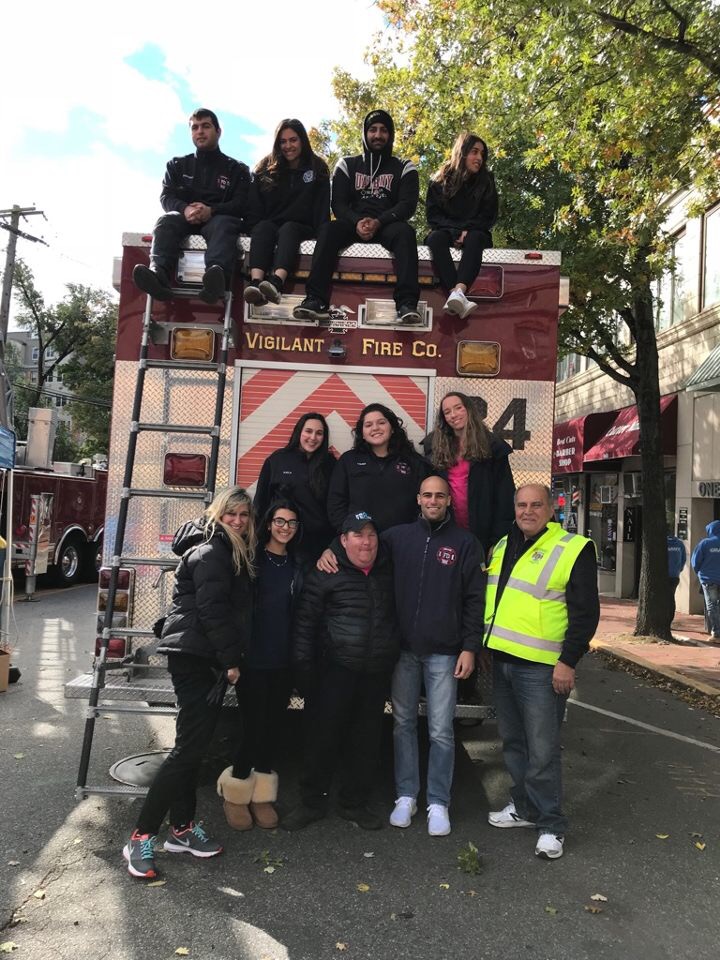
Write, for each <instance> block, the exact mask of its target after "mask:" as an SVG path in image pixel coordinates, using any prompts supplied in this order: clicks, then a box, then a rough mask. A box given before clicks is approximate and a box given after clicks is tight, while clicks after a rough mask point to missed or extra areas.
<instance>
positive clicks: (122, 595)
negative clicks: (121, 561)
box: [95, 567, 135, 659]
mask: <svg viewBox="0 0 720 960" xmlns="http://www.w3.org/2000/svg"><path fill="white" fill-rule="evenodd" d="M110 573H111V570H110V568H109V567H103V568H102V569H101V570H100V577H99V583H98V587H99V589H98V602H97V637H96V639H95V656H97V655H98V654H99V652H100V647H101V645H102V633H103V630H104V629H105V617H106V616H107V607H108V598H109V595H110V591H109V587H110ZM134 586H135V571H134V570H132V569H130V568H129V567H120V569H119V570H118V572H117V586H116V589H115V599H114V602H113V607H112V618H111V621H110V627H111V629H112V628H113V627H115V628H118V629H119V628H121V627H127V625H128V623H129V622H130V620H129V618H130V615H131V613H132V600H133V587H134ZM129 646H130V642H129V640H127V639H126V638H125V637H111V638H110V640H109V641H108V654H107V655H108V657H109V658H112V659H121V658H122V657H124V656H126V655H127V653H128V650H129Z"/></svg>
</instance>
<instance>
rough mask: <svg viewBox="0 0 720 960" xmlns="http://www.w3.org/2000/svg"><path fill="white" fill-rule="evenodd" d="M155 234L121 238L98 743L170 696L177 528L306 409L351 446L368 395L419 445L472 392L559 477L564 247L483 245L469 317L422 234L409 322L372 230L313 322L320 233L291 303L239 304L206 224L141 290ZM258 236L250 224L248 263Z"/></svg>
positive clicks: (302, 258) (89, 684) (537, 467)
mask: <svg viewBox="0 0 720 960" xmlns="http://www.w3.org/2000/svg"><path fill="white" fill-rule="evenodd" d="M150 242H151V237H150V236H149V235H143V234H125V235H124V237H123V256H122V261H121V263H120V265H119V275H118V276H117V283H118V287H119V290H120V307H119V321H118V334H117V349H116V365H115V385H114V397H113V407H112V435H111V442H110V451H109V478H108V481H109V482H108V499H107V512H106V520H105V528H106V532H105V540H104V543H105V546H104V563H105V565H106V566H104V567H103V569H102V570H101V572H100V585H99V592H98V611H97V616H98V634H97V642H96V661H95V667H94V671H93V673H92V674H87V675H85V676H82V677H79V678H77V679H76V680H73V681H71V682H70V684H69V685H68V687H67V688H66V694H67V695H68V696H74V697H81V696H82V697H88V696H89V702H90V711H89V714H88V731H87V732H86V742H85V747H86V748H87V751H89V743H91V742H92V725H93V722H94V718H96V717H97V716H100V715H101V714H102V712H103V711H104V710H105V711H108V712H110V711H112V710H120V709H122V707H121V706H120V705H118V702H120V701H128V700H134V701H136V702H143V703H152V704H155V705H157V706H158V708H159V707H161V706H162V705H163V704H164V705H165V709H166V710H168V709H170V708H169V707H168V706H167V705H169V704H173V703H174V696H173V693H172V688H171V687H170V684H169V680H168V677H167V672H166V670H165V668H164V663H162V664H161V663H160V660H161V659H162V658H154V657H153V654H152V650H153V643H154V642H156V641H155V638H154V636H153V633H152V625H153V622H154V621H155V620H156V619H157V618H158V617H160V616H161V615H162V614H163V613H164V612H166V611H167V609H168V606H169V602H170V598H171V593H172V579H173V578H172V575H171V574H172V571H173V570H174V568H175V565H176V562H177V558H176V557H174V556H173V555H172V553H171V550H170V545H171V542H172V539H173V536H174V533H175V531H176V530H177V529H178V527H179V526H180V525H181V524H182V523H183V522H185V521H186V520H188V519H191V518H193V517H196V516H198V515H199V514H200V513H201V512H202V509H203V508H204V505H205V503H207V502H209V500H210V498H211V497H212V494H213V491H214V490H215V489H221V488H222V487H224V486H227V485H229V484H233V483H238V484H241V485H242V486H244V487H246V488H248V489H249V490H250V491H251V492H252V491H253V490H254V487H255V483H256V481H257V478H258V475H259V472H260V469H261V467H262V464H263V462H264V460H265V458H266V457H267V456H268V455H269V454H270V453H271V452H272V451H273V450H276V449H277V448H278V447H281V446H284V445H285V444H286V443H287V441H288V439H289V436H290V433H291V431H292V427H293V425H294V424H295V422H296V421H297V419H298V417H299V416H300V415H301V414H302V413H303V412H307V411H310V410H315V411H319V412H320V413H322V414H324V416H325V417H326V418H327V422H328V425H329V430H330V442H331V447H332V449H333V450H334V451H335V452H336V453H337V454H338V455H339V454H340V453H342V452H343V451H345V450H347V449H349V448H350V447H351V445H352V433H351V427H352V426H353V425H354V423H355V421H356V420H357V417H358V414H359V412H360V410H361V409H362V408H363V407H364V406H365V405H366V404H368V403H371V402H381V403H384V404H385V405H387V406H389V407H391V408H392V409H393V410H394V411H395V412H396V413H397V414H398V415H399V416H400V417H401V418H402V420H403V422H404V425H405V428H406V429H407V433H408V436H409V437H410V439H411V440H412V441H413V442H415V443H416V444H419V443H420V441H421V440H422V439H423V438H424V437H425V436H426V435H427V434H428V433H429V432H430V431H431V430H432V424H433V420H434V417H435V415H436V411H437V406H438V403H439V400H440V398H441V397H442V396H443V395H444V394H445V393H447V392H448V391H450V390H460V391H462V392H463V393H465V394H468V395H470V396H473V397H476V398H477V403H478V404H479V406H480V409H481V411H482V413H483V414H484V416H485V418H486V423H487V425H488V427H489V428H490V429H491V430H493V431H494V432H495V433H496V434H497V435H499V436H500V437H502V438H503V439H505V440H507V441H508V442H509V443H510V445H511V446H512V448H513V453H512V456H511V458H510V464H511V467H512V470H513V475H514V478H515V482H516V484H520V483H524V482H540V483H548V482H549V480H550V466H551V454H552V432H553V407H554V389H555V373H556V360H557V324H558V316H559V314H560V312H561V311H562V309H563V308H564V306H566V304H567V294H568V287H567V281H566V280H564V279H563V278H562V277H561V275H560V254H559V253H557V252H548V251H539V250H505V249H493V250H487V251H485V253H484V261H483V266H482V268H481V271H480V274H479V275H478V277H477V280H476V281H475V283H474V285H473V286H472V288H471V289H470V290H469V291H468V296H469V297H470V299H471V300H474V301H476V302H477V304H478V307H477V310H476V311H475V312H474V313H472V314H471V315H470V316H469V317H468V318H466V319H465V320H460V319H459V318H458V317H456V316H454V315H450V314H447V313H445V312H444V311H443V304H444V301H445V294H444V292H443V291H442V290H441V289H440V287H439V285H438V281H437V278H436V277H435V275H434V273H433V268H432V262H431V259H430V252H429V250H428V249H427V248H426V247H422V246H421V247H419V248H418V254H419V264H420V267H419V280H420V284H421V291H422V292H421V298H420V303H419V312H420V321H419V322H418V323H417V324H414V325H412V326H408V325H404V324H401V323H399V322H398V320H397V317H396V311H395V304H394V302H393V300H392V289H393V285H394V283H395V266H394V263H393V259H392V255H391V254H390V253H389V252H388V251H387V250H385V249H384V248H383V247H381V246H379V245H376V244H363V243H357V244H354V245H352V246H350V247H348V248H347V249H345V250H344V251H341V254H340V256H339V258H338V262H337V267H336V273H335V275H334V279H333V286H332V290H331V310H330V316H329V318H328V319H327V320H325V321H323V320H321V321H317V322H314V323H313V322H309V321H307V320H302V321H298V320H295V319H294V318H293V308H294V307H295V306H296V305H297V304H299V303H300V301H301V300H302V299H303V297H304V295H305V289H304V283H305V279H306V278H307V276H308V273H309V269H310V265H311V258H312V252H313V249H314V242H313V241H309V242H305V243H303V244H302V245H301V247H300V251H299V257H298V262H297V267H296V270H295V272H294V274H292V275H291V276H290V277H289V278H288V282H287V283H286V285H285V292H284V293H283V296H282V300H281V302H280V303H279V304H277V305H275V304H266V305H263V306H254V305H248V304H245V303H244V302H243V298H242V292H243V282H244V280H245V276H244V274H243V271H242V265H241V262H239V264H238V269H237V271H236V276H235V280H234V283H233V288H232V290H231V291H230V293H229V294H228V296H227V297H226V300H225V302H224V304H220V305H218V306H213V307H211V306H208V305H206V304H204V303H203V302H202V301H201V300H199V299H198V296H197V294H198V292H199V289H200V283H201V278H202V274H203V272H204V256H203V255H204V241H203V240H202V238H200V237H191V238H189V240H188V242H187V247H186V249H184V250H183V251H182V253H181V256H180V259H179V263H178V270H177V280H176V282H175V286H174V290H175V296H174V297H173V299H172V300H169V301H165V302H157V301H151V300H150V299H149V298H147V297H146V296H145V295H144V294H142V293H141V292H140V291H139V290H138V289H136V287H135V286H134V284H133V282H132V272H133V268H134V267H135V265H136V264H139V263H147V262H148V256H149V247H150ZM240 248H241V249H240ZM248 249H249V239H248V238H241V239H240V241H239V260H240V261H242V259H243V257H244V254H245V253H246V252H247V250H248ZM457 255H458V256H459V254H457ZM125 709H129V708H127V707H126V708H125ZM135 709H138V708H135ZM85 752H86V751H85V748H84V755H85ZM86 760H87V757H85V756H84V762H81V773H80V777H79V781H78V795H79V796H87V795H88V794H89V793H92V792H113V790H112V788H106V789H105V790H101V789H100V788H89V787H88V786H87V784H86V782H85V780H86V773H87V762H85V761H86ZM119 789H120V788H115V792H117V791H118V790H119Z"/></svg>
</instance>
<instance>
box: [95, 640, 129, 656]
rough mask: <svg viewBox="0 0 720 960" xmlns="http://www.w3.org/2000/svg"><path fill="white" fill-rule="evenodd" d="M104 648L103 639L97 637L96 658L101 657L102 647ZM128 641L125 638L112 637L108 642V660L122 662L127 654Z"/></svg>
mask: <svg viewBox="0 0 720 960" xmlns="http://www.w3.org/2000/svg"><path fill="white" fill-rule="evenodd" d="M101 646H102V638H101V637H97V639H96V640H95V656H96V657H99V656H100V647H101ZM127 646H128V645H127V640H126V639H125V637H110V639H109V640H108V652H107V655H108V659H109V660H122V658H123V657H124V656H125V655H126V653H127Z"/></svg>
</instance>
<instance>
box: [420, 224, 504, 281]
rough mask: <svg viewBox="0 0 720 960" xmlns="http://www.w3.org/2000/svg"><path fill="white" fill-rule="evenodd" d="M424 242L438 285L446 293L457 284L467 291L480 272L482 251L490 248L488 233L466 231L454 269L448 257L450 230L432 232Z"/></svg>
mask: <svg viewBox="0 0 720 960" xmlns="http://www.w3.org/2000/svg"><path fill="white" fill-rule="evenodd" d="M425 242H426V244H427V245H428V246H429V247H430V252H431V253H432V259H433V265H434V267H435V271H436V273H437V275H438V277H439V278H440V285H441V286H442V287H443V289H444V290H445V291H446V292H447V291H450V290H452V289H453V288H454V287H455V286H456V284H458V283H464V284H465V286H466V287H467V288H468V290H469V289H470V287H471V286H472V285H473V283H474V282H475V278H476V277H477V275H478V273H479V272H480V267H481V265H482V255H483V250H487V249H488V248H490V247H492V237H491V236H490V234H489V233H486V232H485V231H484V230H468V232H467V236H466V237H465V240H464V242H463V245H462V247H461V248H460V249H461V250H462V254H461V255H460V263H459V264H458V266H457V267H456V266H455V261H454V260H453V258H452V257H451V256H450V247H452V245H453V234H452V232H451V231H450V230H433V231H432V233H431V234H429V236H428V238H427V240H426V241H425Z"/></svg>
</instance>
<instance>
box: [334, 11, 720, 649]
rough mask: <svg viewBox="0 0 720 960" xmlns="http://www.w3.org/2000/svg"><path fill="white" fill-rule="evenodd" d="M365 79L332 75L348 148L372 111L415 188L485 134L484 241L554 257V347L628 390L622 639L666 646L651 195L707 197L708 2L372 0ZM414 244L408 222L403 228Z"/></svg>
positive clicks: (667, 257)
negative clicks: (557, 254)
mask: <svg viewBox="0 0 720 960" xmlns="http://www.w3.org/2000/svg"><path fill="white" fill-rule="evenodd" d="M379 6H380V8H381V9H382V10H383V12H384V14H385V16H386V18H387V29H386V31H385V32H384V34H383V35H382V36H381V37H378V38H376V42H375V44H374V45H373V47H372V49H371V50H370V51H369V52H368V61H369V63H370V64H371V66H372V68H373V77H372V79H371V80H369V81H359V80H357V79H355V78H354V77H352V76H351V75H349V74H347V73H346V72H343V71H342V70H338V71H336V73H335V77H334V89H335V94H336V97H337V98H338V100H339V102H340V104H341V107H342V111H343V116H342V118H341V120H340V121H338V122H337V123H336V124H334V125H332V130H333V133H334V134H335V135H336V137H337V139H338V141H339V145H340V147H341V148H342V149H343V150H345V149H348V150H352V151H354V150H355V149H356V148H357V140H358V130H359V129H360V123H361V118H362V116H363V115H364V113H365V112H366V111H367V110H369V109H371V108H373V107H378V106H381V107H383V108H385V109H387V110H389V111H390V112H391V113H392V115H393V117H394V119H395V123H396V128H397V131H398V141H399V148H400V150H401V151H402V153H403V154H404V155H405V156H408V155H409V156H414V158H415V159H416V161H417V162H418V164H419V166H420V168H421V177H422V178H423V180H424V181H425V182H426V181H427V178H428V177H429V175H430V174H431V173H432V171H434V170H436V169H437V167H438V166H439V165H440V163H441V162H442V160H443V159H445V157H446V156H447V155H448V152H449V148H450V146H451V145H452V143H453V140H454V139H455V136H456V135H457V133H458V132H459V131H460V130H463V129H469V130H473V131H475V132H477V133H480V134H481V135H482V136H483V137H484V138H485V139H487V141H488V143H489V145H490V148H491V163H492V167H493V169H494V172H495V175H496V178H497V181H498V185H499V189H500V192H501V196H502V212H501V220H500V222H499V224H498V226H497V228H496V230H495V235H496V242H497V243H499V244H503V245H507V246H518V247H540V248H543V247H544V248H548V249H559V250H561V251H562V255H563V272H565V273H567V274H568V275H569V276H570V279H571V304H570V308H569V309H568V310H567V312H566V313H565V314H564V315H563V317H562V319H561V335H560V343H561V344H562V349H563V350H564V351H565V352H575V353H580V354H583V355H585V356H587V357H590V358H591V359H593V360H594V361H596V362H597V363H598V365H599V366H600V367H601V369H602V370H603V371H604V372H605V373H606V374H608V375H609V376H610V377H612V378H613V379H614V380H616V381H617V382H618V383H620V384H623V385H624V386H626V387H628V388H629V389H630V390H631V391H632V394H633V395H634V397H635V400H636V402H637V407H638V413H639V421H640V443H641V457H642V481H643V499H644V509H643V538H642V573H641V579H640V597H639V604H638V619H637V625H636V633H638V634H650V635H655V636H659V637H663V638H667V637H669V636H670V597H669V592H668V590H667V561H666V552H665V513H664V487H663V459H662V446H661V436H660V389H659V383H658V351H657V344H656V337H655V311H656V308H657V304H656V303H655V301H654V296H653V292H654V290H655V288H656V281H657V280H658V279H659V278H660V277H661V275H662V273H663V271H665V270H667V269H669V268H672V252H671V244H670V238H669V237H668V236H667V234H666V233H665V232H664V230H663V224H664V220H665V216H666V206H665V204H666V202H667V198H668V197H669V196H670V195H672V194H673V193H674V192H676V191H678V190H681V189H684V188H692V189H693V190H694V191H695V194H696V196H698V197H699V202H700V203H702V201H703V199H704V198H710V197H714V198H716V197H717V196H718V195H720V162H719V159H718V158H720V127H719V124H718V120H719V119H720V112H719V110H718V106H719V105H718V96H719V89H720V87H719V82H720V7H718V5H717V4H715V3H713V2H711V0H690V2H684V3H670V2H668V0H624V2H615V0H610V2H603V0H599V5H598V3H596V2H593V0H559V2H556V3H542V2H535V3H533V2H528V0H503V2H502V3H498V2H497V0H379ZM418 226H419V230H418V233H419V234H420V236H422V226H423V225H422V223H420V222H419V224H418Z"/></svg>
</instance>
